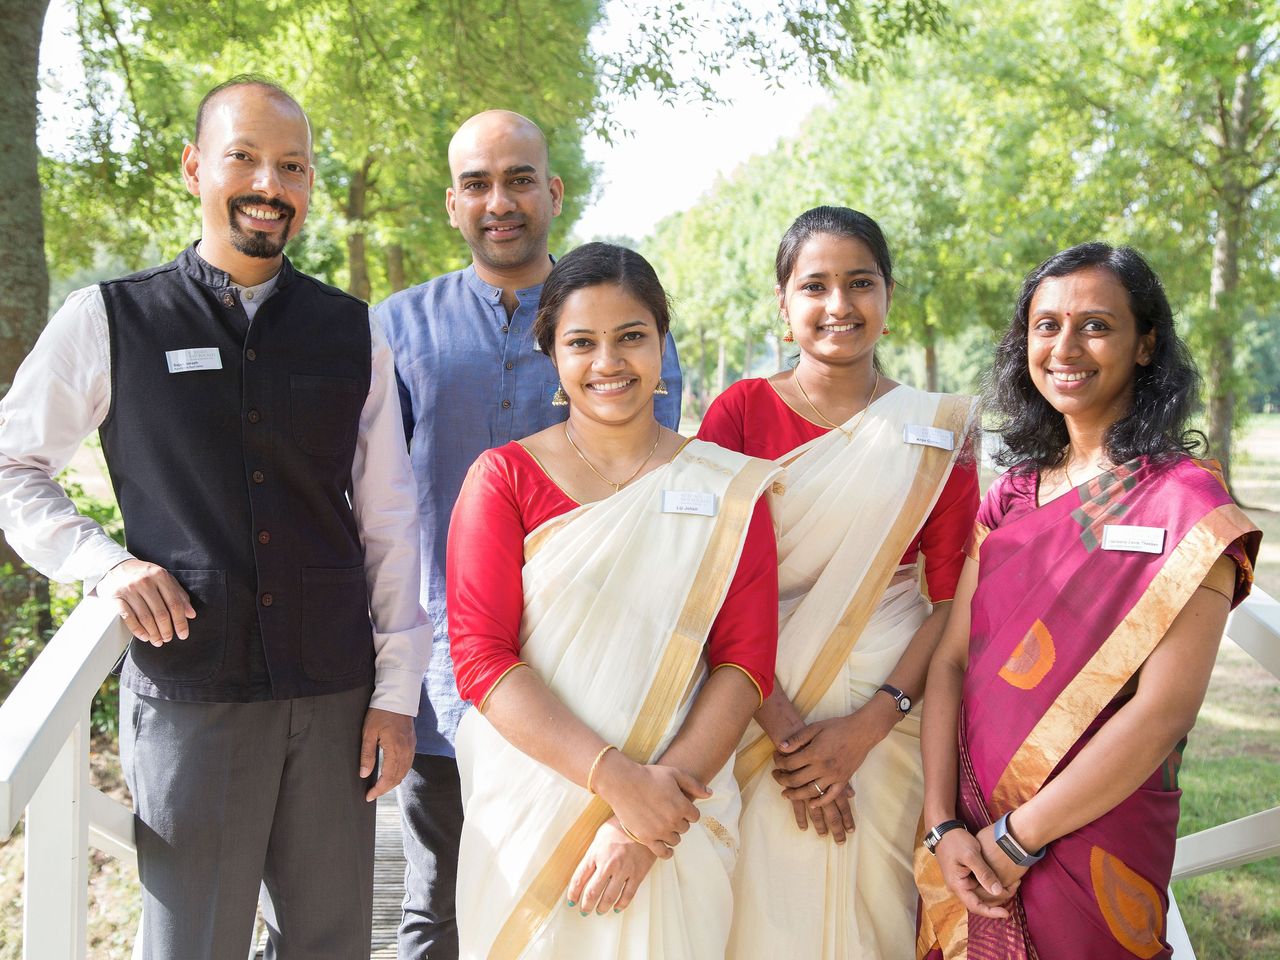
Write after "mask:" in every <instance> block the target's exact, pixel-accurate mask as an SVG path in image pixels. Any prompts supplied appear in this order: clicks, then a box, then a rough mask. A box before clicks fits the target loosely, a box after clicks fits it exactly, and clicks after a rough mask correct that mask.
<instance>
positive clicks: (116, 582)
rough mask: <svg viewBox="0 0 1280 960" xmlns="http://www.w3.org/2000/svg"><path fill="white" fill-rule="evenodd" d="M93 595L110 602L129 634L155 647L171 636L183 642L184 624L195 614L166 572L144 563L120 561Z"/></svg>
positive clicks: (131, 559)
mask: <svg viewBox="0 0 1280 960" xmlns="http://www.w3.org/2000/svg"><path fill="white" fill-rule="evenodd" d="M94 592H95V593H97V595H98V596H100V597H108V598H112V599H114V600H115V601H116V605H117V608H118V612H119V614H120V619H121V620H123V621H124V625H125V627H127V628H128V630H129V632H130V633H132V634H133V635H134V636H135V637H137V638H138V639H139V640H145V641H146V642H147V643H150V644H154V645H155V646H157V647H159V646H161V645H163V644H166V643H168V642H169V641H170V640H172V639H173V638H174V637H175V636H176V637H177V638H178V639H179V640H185V639H187V621H188V620H193V619H195V615H196V611H195V608H194V607H192V606H191V598H190V597H188V596H187V591H185V590H183V589H182V585H181V584H180V583H178V581H177V580H175V579H173V576H172V575H171V574H170V573H169V571H168V570H166V569H165V568H164V567H158V566H156V565H155V564H154V563H147V562H146V561H144V560H135V559H133V558H130V559H128V560H122V561H120V562H119V563H117V564H116V565H115V566H114V567H112V568H111V569H110V570H108V571H107V574H106V576H104V577H103V578H102V579H101V580H99V581H98V586H97V587H96V588H95V591H94Z"/></svg>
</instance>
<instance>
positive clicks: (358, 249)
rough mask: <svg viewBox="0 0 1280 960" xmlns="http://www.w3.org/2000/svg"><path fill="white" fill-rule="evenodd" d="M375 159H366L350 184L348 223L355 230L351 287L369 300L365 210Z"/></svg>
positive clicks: (350, 248)
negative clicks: (371, 169)
mask: <svg viewBox="0 0 1280 960" xmlns="http://www.w3.org/2000/svg"><path fill="white" fill-rule="evenodd" d="M372 163H373V161H372V160H369V159H366V160H365V162H364V164H363V165H362V166H361V167H360V168H359V169H357V170H355V171H354V172H353V173H352V174H351V184H350V185H349V186H348V187H347V224H348V226H349V227H350V228H351V232H350V233H349V234H348V235H347V275H348V278H349V279H348V282H347V289H348V291H349V292H350V293H351V295H352V296H355V297H359V298H360V299H361V300H368V299H369V293H370V290H371V288H370V285H369V255H368V252H367V251H366V250H365V229H366V226H365V220H364V217H365V211H366V210H367V209H368V193H369V167H370V166H371V165H372Z"/></svg>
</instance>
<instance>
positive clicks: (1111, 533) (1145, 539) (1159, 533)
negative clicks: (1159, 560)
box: [1102, 523, 1164, 553]
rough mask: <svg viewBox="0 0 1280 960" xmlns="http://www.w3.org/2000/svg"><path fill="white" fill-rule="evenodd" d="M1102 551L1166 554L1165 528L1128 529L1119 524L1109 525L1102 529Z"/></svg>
mask: <svg viewBox="0 0 1280 960" xmlns="http://www.w3.org/2000/svg"><path fill="white" fill-rule="evenodd" d="M1102 549H1103V550H1128V551H1130V552H1132V553H1164V528H1163V527H1126V526H1124V525H1123V524H1119V523H1109V524H1107V525H1106V526H1105V527H1103V528H1102Z"/></svg>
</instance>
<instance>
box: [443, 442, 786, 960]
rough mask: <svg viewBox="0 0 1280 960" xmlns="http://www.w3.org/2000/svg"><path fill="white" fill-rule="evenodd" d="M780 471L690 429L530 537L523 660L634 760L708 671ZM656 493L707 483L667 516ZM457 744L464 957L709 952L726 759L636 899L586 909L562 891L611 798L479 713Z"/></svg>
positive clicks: (718, 897) (722, 849) (678, 718)
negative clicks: (602, 493)
mask: <svg viewBox="0 0 1280 960" xmlns="http://www.w3.org/2000/svg"><path fill="white" fill-rule="evenodd" d="M780 473H781V471H780V470H779V468H778V467H777V465H776V464H772V463H769V462H766V461H761V460H754V459H751V458H748V457H744V456H742V455H741V454H737V453H732V452H730V451H727V450H723V449H721V448H719V447H716V446H714V445H711V444H707V443H701V442H699V441H693V442H691V443H689V444H688V445H687V446H686V447H685V448H684V449H683V450H682V451H681V452H680V453H679V454H678V455H677V456H676V458H675V459H674V460H673V461H672V462H671V463H670V464H668V465H666V466H664V467H662V468H659V469H658V470H655V471H653V472H652V473H650V474H647V475H646V476H644V477H642V478H641V479H640V480H639V481H637V482H636V483H635V484H633V485H632V486H630V487H628V488H627V489H626V490H623V491H622V492H621V493H618V494H615V495H614V496H612V497H609V498H608V499H607V500H603V501H600V502H598V503H594V504H588V505H584V506H582V507H579V508H577V509H576V510H573V511H571V512H570V513H568V514H565V515H563V516H561V517H557V518H555V519H553V520H551V521H548V523H547V524H544V525H543V526H542V527H540V528H539V529H537V530H534V531H533V532H531V533H530V534H529V536H528V538H527V539H526V542H525V555H526V563H525V566H524V571H523V576H524V614H523V618H522V621H521V626H520V637H521V645H522V646H521V657H522V659H523V660H524V661H525V662H526V663H527V664H528V665H529V666H530V667H531V668H532V669H533V670H535V671H537V673H538V675H539V676H540V677H541V678H542V679H543V681H544V682H546V684H547V685H548V687H550V689H551V690H552V691H553V692H554V693H555V694H556V696H558V697H559V698H560V699H561V700H562V701H563V702H564V703H565V704H566V705H568V706H569V707H570V708H571V709H572V710H573V711H574V712H575V713H576V714H577V715H578V717H579V718H581V719H582V721H583V722H584V723H586V724H587V725H588V726H590V727H591V728H592V729H594V730H595V731H596V732H598V733H599V734H600V735H601V736H602V737H603V738H604V739H605V740H607V741H609V742H610V743H615V744H618V745H619V747H620V748H621V749H622V751H623V752H624V753H626V754H627V756H629V757H631V758H632V759H633V760H636V761H638V762H641V763H645V762H649V761H651V760H653V759H654V758H655V757H657V756H659V755H660V754H661V752H662V750H663V749H664V748H665V747H666V745H667V743H669V742H670V740H671V738H672V737H673V736H674V735H675V733H676V732H677V731H678V730H679V728H680V724H681V723H682V722H683V719H684V717H685V715H686V714H687V712H688V708H689V706H690V704H691V701H692V699H693V695H694V694H695V693H696V691H697V690H698V689H699V687H700V683H701V681H702V679H703V678H704V677H705V666H704V661H703V656H702V653H703V645H704V644H705V642H706V639H707V635H708V633H709V631H710V629H711V625H712V623H713V621H714V620H715V617H716V614H717V612H718V611H719V609H720V606H721V604H722V603H723V602H724V598H725V595H726V593H727V591H728V588H729V584H730V582H731V580H732V577H733V573H734V570H735V569H736V567H737V563H738V558H739V555H740V553H741V550H742V547H743V543H744V542H745V538H746V532H747V527H748V523H749V521H750V518H751V515H752V512H753V510H754V508H755V503H756V501H757V500H758V499H759V497H760V495H761V494H762V493H763V492H764V491H766V490H767V489H769V487H770V485H771V484H773V483H775V482H776V480H777V478H778V477H779V475H780ZM668 492H680V493H697V494H700V495H703V496H702V502H703V503H704V504H705V503H706V502H708V500H707V497H708V496H709V497H710V502H713V503H714V504H715V514H714V516H703V515H689V514H678V513H666V512H664V493H668ZM457 749H458V765H459V770H460V773H461V776H462V786H463V802H464V805H465V808H466V821H465V825H464V828H463V839H462V851H461V855H460V861H459V871H458V889H457V902H458V920H459V935H460V939H461V953H462V956H463V957H467V958H493V960H501V958H519V957H563V958H570V957H586V956H591V957H601V958H608V957H618V958H623V957H625V958H633V957H634V958H637V960H638V958H641V957H645V956H649V955H653V956H667V957H672V958H684V957H687V958H689V960H694V958H698V957H702V956H713V955H715V950H716V949H717V948H716V946H715V939H716V937H717V936H719V938H720V944H719V948H718V949H719V950H720V952H723V940H724V936H725V935H726V934H725V931H727V925H728V914H729V909H730V905H729V900H728V879H727V870H728V867H729V865H730V864H731V863H732V858H733V856H734V854H735V848H736V843H737V839H736V822H737V812H738V797H737V790H736V788H735V785H734V784H733V783H732V779H731V776H730V772H729V768H728V766H726V769H725V770H724V771H722V772H721V773H720V774H719V775H718V776H717V777H716V778H714V779H713V780H712V783H711V786H712V789H713V791H714V792H715V793H714V796H713V797H712V798H711V799H710V800H707V801H700V802H699V806H700V808H701V810H702V820H701V821H700V823H699V824H697V825H695V826H694V827H693V828H691V829H690V831H689V833H688V834H687V835H686V836H685V837H684V839H683V840H682V842H681V844H680V845H679V846H678V847H677V848H676V856H675V857H674V858H672V860H669V861H659V862H658V863H657V864H655V865H654V867H653V869H652V870H651V871H650V873H649V875H648V876H647V877H646V879H645V881H644V884H643V885H642V887H641V889H640V891H639V892H638V894H637V896H636V898H635V900H634V901H633V902H632V905H631V906H630V907H629V908H628V909H627V910H626V911H625V912H624V913H622V914H619V915H614V916H609V917H592V918H587V919H583V918H581V917H579V916H578V913H577V912H576V911H570V910H567V909H566V908H565V907H564V893H565V890H566V888H567V886H568V883H569V880H570V877H571V875H572V872H573V870H574V869H575V868H576V866H577V865H578V863H579V862H580V861H581V859H582V857H583V855H584V854H585V853H586V850H587V847H588V846H589V845H590V843H591V840H592V839H593V838H594V836H595V832H596V830H597V829H598V828H599V827H600V825H601V824H603V823H604V822H605V820H607V819H608V818H609V817H610V816H611V811H610V810H609V808H608V806H607V805H606V804H605V803H604V801H603V800H601V799H600V798H598V797H594V796H592V795H591V794H589V793H588V792H587V791H586V790H585V789H583V788H582V787H579V786H578V785H576V784H574V783H571V782H570V781H568V780H566V779H564V778H563V777H561V776H560V775H559V774H557V773H556V772H554V771H553V770H551V769H549V768H547V767H545V766H543V765H541V764H539V763H537V762H536V761H534V760H532V759H531V758H529V757H528V756H526V755H525V754H523V753H521V752H520V751H518V750H516V749H515V748H514V747H512V746H511V745H510V744H509V743H507V741H506V740H505V739H503V737H502V736H501V735H500V734H499V733H498V732H497V731H496V730H495V729H494V728H493V727H492V726H491V725H490V724H489V722H488V721H487V720H486V719H485V718H484V716H483V715H481V714H480V713H479V712H478V711H474V710H473V711H470V712H469V713H468V714H467V715H466V717H465V718H464V720H463V722H462V725H461V727H460V728H459V732H458V741H457ZM714 873H719V874H720V877H721V878H722V879H721V881H720V883H719V884H718V885H717V884H716V882H715V880H714V876H713V875H712V874H714ZM708 898H710V899H709V900H708ZM700 909H701V910H703V911H706V912H709V913H715V912H722V913H723V914H724V919H723V924H722V926H723V927H724V928H725V930H722V931H721V932H720V933H717V931H716V923H715V922H705V921H707V920H708V919H709V918H708V917H707V916H706V915H705V914H704V915H703V916H701V917H697V918H696V919H695V918H694V915H695V914H696V913H697V912H698V911H699V910H700ZM685 914H688V916H689V918H690V919H689V922H687V923H686V922H684V921H683V919H682V917H683V916H684V915H685ZM699 923H703V924H704V927H705V929H700V928H699V927H698V924H699ZM654 937H657V938H658V939H659V940H660V941H661V943H654V942H651V941H652V938H654ZM708 950H710V952H708Z"/></svg>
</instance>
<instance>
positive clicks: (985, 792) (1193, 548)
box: [916, 457, 1260, 960]
mask: <svg viewBox="0 0 1280 960" xmlns="http://www.w3.org/2000/svg"><path fill="white" fill-rule="evenodd" d="M1036 484H1037V478H1036V475H1035V474H1034V473H1030V474H1027V473H1015V472H1012V471H1011V472H1010V473H1009V474H1006V475H1005V476H1003V477H1001V478H1000V479H999V480H997V481H996V483H995V484H994V485H993V486H992V488H991V490H990V491H989V492H988V494H987V497H986V499H985V501H984V502H983V505H982V507H981V509H980V510H979V513H978V523H977V525H976V529H975V534H974V543H973V546H972V548H971V551H970V552H971V555H973V556H975V557H977V559H978V562H979V568H978V585H977V588H976V590H975V593H974V596H973V601H972V605H971V630H970V640H969V666H968V670H967V671H966V674H965V680H964V688H963V697H962V705H961V716H960V786H959V805H958V815H959V816H960V817H961V818H962V819H964V820H965V821H966V822H967V823H968V825H969V827H970V829H971V830H973V831H974V832H975V833H976V832H977V831H978V830H980V829H981V828H982V827H985V826H987V825H988V824H990V823H992V822H993V821H994V820H995V819H997V818H999V817H1000V816H1001V815H1002V814H1004V813H1006V812H1008V811H1010V810H1012V809H1015V808H1016V807H1017V806H1018V805H1019V804H1021V803H1022V802H1024V801H1025V800H1027V799H1029V798H1030V797H1031V796H1033V795H1034V794H1035V793H1036V792H1037V791H1038V790H1039V789H1040V788H1041V787H1042V786H1043V785H1044V784H1045V783H1046V782H1047V781H1048V780H1050V779H1052V778H1053V776H1054V775H1055V774H1056V772H1057V771H1058V770H1060V769H1061V768H1062V767H1064V766H1065V765H1066V764H1067V763H1068V762H1070V760H1071V758H1072V757H1074V756H1075V754H1076V753H1077V752H1078V751H1079V750H1080V749H1081V748H1082V747H1083V746H1084V744H1086V743H1087V742H1088V741H1089V739H1090V738H1091V737H1092V736H1093V735H1094V733H1095V732H1096V731H1097V730H1098V729H1099V728H1101V726H1102V725H1103V724H1104V723H1106V721H1107V720H1108V719H1109V718H1110V717H1111V716H1112V715H1113V714H1114V713H1115V712H1116V711H1117V710H1118V709H1120V707H1121V706H1122V705H1123V702H1124V699H1123V698H1121V697H1119V696H1118V695H1119V694H1120V691H1121V690H1122V689H1123V688H1124V687H1125V685H1126V683H1127V681H1128V680H1129V679H1130V678H1131V677H1132V676H1133V674H1134V672H1135V671H1136V670H1137V669H1138V668H1139V667H1140V666H1141V665H1142V663H1143V661H1144V660H1146V658H1147V656H1148V655H1149V654H1150V653H1151V651H1152V650H1153V649H1154V648H1155V646H1156V644H1157V643H1159V642H1160V639H1161V638H1162V637H1163V636H1164V634H1165V632H1166V630H1167V629H1168V628H1169V625H1170V624H1171V623H1172V622H1173V620H1174V618H1175V617H1177V615H1178V613H1179V611H1180V610H1181V609H1182V607H1183V605H1184V604H1185V603H1186V602H1187V600H1188V599H1189V598H1190V597H1191V595H1192V594H1193V593H1194V592H1195V590H1196V589H1197V588H1198V587H1199V586H1200V584H1201V582H1202V581H1203V580H1204V579H1205V575H1206V574H1207V573H1208V572H1209V570H1210V568H1211V567H1212V566H1213V564H1214V562H1215V561H1216V560H1217V559H1218V558H1219V557H1221V556H1222V555H1223V554H1224V553H1225V554H1227V555H1228V556H1230V557H1231V558H1232V559H1234V560H1235V561H1236V565H1237V569H1236V583H1235V596H1234V599H1233V603H1238V602H1239V601H1240V600H1242V599H1243V598H1244V597H1245V595H1247V593H1248V591H1249V587H1250V584H1251V582H1252V563H1253V561H1254V560H1255V559H1256V556H1257V549H1258V541H1259V539H1260V534H1259V533H1258V531H1257V529H1256V528H1255V527H1254V526H1253V524H1252V523H1250V522H1249V519H1248V518H1247V517H1246V516H1245V515H1244V514H1243V513H1242V512H1241V511H1240V510H1239V508H1237V507H1236V506H1235V504H1234V503H1233V502H1232V501H1231V498H1230V497H1229V496H1228V494H1227V492H1226V489H1225V487H1224V486H1223V484H1222V480H1221V475H1220V474H1219V473H1218V471H1217V465H1216V464H1215V463H1213V462H1211V461H1198V460H1193V459H1191V458H1189V457H1180V458H1178V459H1177V460H1174V461H1173V462H1165V463H1163V464H1152V463H1150V462H1148V461H1147V460H1145V459H1138V460H1134V461H1131V462H1130V463H1126V464H1124V465H1122V466H1120V467H1117V468H1115V469H1114V470H1113V471H1111V472H1110V473H1106V474H1103V475H1102V476H1100V477H1097V478H1095V479H1093V480H1091V481H1089V482H1088V483H1086V484H1084V485H1082V486H1080V487H1078V488H1076V489H1075V490H1074V491H1072V492H1071V493H1068V494H1066V495H1065V496H1062V497H1059V498H1058V499H1057V500H1054V501H1052V502H1051V503H1048V504H1046V505H1045V506H1043V507H1037V506H1036ZM1109 526H1115V528H1116V529H1114V530H1112V531H1111V532H1110V534H1108V533H1107V532H1106V528H1107V527H1109ZM1133 527H1147V528H1155V530H1156V531H1163V543H1162V544H1159V545H1156V546H1153V545H1152V544H1151V543H1150V540H1151V538H1152V537H1155V538H1156V539H1157V540H1158V539H1159V534H1158V533H1156V534H1151V533H1148V534H1146V538H1147V541H1148V543H1147V544H1146V546H1147V547H1148V548H1149V549H1158V550H1159V552H1142V551H1141V550H1133V549H1129V550H1118V549H1111V547H1112V546H1113V545H1114V544H1113V543H1112V542H1106V543H1104V538H1108V540H1110V539H1111V538H1114V540H1115V541H1116V542H1119V543H1123V542H1124V541H1125V539H1126V534H1130V535H1132V534H1131V528H1133ZM1129 545H1130V546H1132V545H1133V544H1132V543H1130V544H1129ZM1184 745H1185V741H1184V743H1183V744H1179V745H1178V747H1177V748H1176V749H1175V750H1174V751H1173V753H1172V754H1171V755H1170V756H1169V758H1168V759H1167V760H1166V761H1165V762H1164V763H1163V764H1162V765H1161V767H1160V768H1159V769H1157V770H1155V771H1154V772H1153V773H1152V774H1151V776H1150V777H1148V778H1147V780H1146V782H1145V783H1144V784H1143V785H1142V786H1141V787H1140V788H1139V789H1138V790H1137V791H1136V792H1135V793H1133V794H1132V795H1130V796H1129V797H1128V798H1127V799H1126V800H1124V801H1123V802H1122V803H1121V804H1120V805H1119V806H1117V807H1115V808H1114V809H1113V810H1111V811H1110V812H1109V813H1107V814H1105V815H1103V816H1102V817H1100V818H1098V819H1097V820H1095V821H1093V822H1092V823H1090V824H1088V825H1086V826H1085V827H1082V828H1081V829H1079V830H1077V831H1075V832H1074V833H1071V834H1069V835H1067V836H1065V837H1062V838H1060V839H1059V840H1057V841H1055V842H1054V843H1053V844H1051V845H1050V847H1049V850H1048V853H1047V855H1046V857H1045V859H1044V860H1043V861H1042V862H1040V863H1039V864H1037V865H1036V866H1035V867H1034V868H1032V869H1031V870H1030V871H1029V872H1028V873H1027V875H1026V876H1025V877H1024V878H1023V881H1022V886H1021V889H1020V890H1019V893H1018V895H1017V897H1015V898H1014V900H1013V901H1012V902H1011V903H1010V904H1009V908H1010V913H1011V916H1010V918H1009V919H1007V920H988V919H984V918H981V917H975V916H970V915H968V914H967V913H966V911H965V910H964V908H963V907H961V906H960V904H959V903H958V902H957V901H956V900H955V899H954V898H952V897H951V896H950V894H949V892H948V891H947V890H946V887H945V886H944V885H943V884H942V881H941V876H940V874H939V872H938V869H937V865H936V862H935V861H934V860H933V858H932V857H931V856H929V855H928V854H927V853H924V852H923V850H921V851H920V852H919V853H918V854H917V857H916V878H917V882H918V885H919V887H920V891H921V895H922V897H923V901H924V910H923V912H922V914H921V918H920V921H921V922H920V939H919V942H918V944H917V948H918V951H917V952H918V955H919V956H920V957H927V958H929V960H939V958H945V960H952V958H961V957H967V958H970V960H995V958H1000V960H1034V958H1038V960H1066V958H1072V960H1075V958H1080V957H1089V958H1090V960H1110V958H1116V960H1121V958H1130V957H1141V958H1143V960H1150V958H1153V957H1167V956H1169V953H1170V951H1169V947H1168V945H1167V944H1166V943H1165V941H1164V939H1163V934H1164V918H1165V913H1166V910H1167V908H1168V900H1167V893H1166V891H1167V888H1168V885H1169V875H1170V872H1171V870H1172V866H1173V852H1174V841H1175V839H1176V830H1177V824H1178V803H1179V798H1180V796H1181V792H1180V791H1179V789H1178V784H1177V774H1178V767H1179V765H1180V762H1181V758H1182V748H1183V746H1184Z"/></svg>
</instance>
